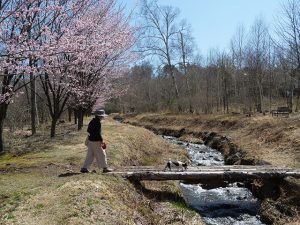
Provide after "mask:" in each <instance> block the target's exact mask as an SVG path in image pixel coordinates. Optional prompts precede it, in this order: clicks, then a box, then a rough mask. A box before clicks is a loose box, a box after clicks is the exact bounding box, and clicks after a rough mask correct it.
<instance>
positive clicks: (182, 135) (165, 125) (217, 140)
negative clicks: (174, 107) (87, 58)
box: [122, 115, 300, 224]
mask: <svg viewBox="0 0 300 225" xmlns="http://www.w3.org/2000/svg"><path fill="white" fill-rule="evenodd" d="M180 118H181V117H179V118H178V117H176V116H174V115H172V116H168V115H166V116H164V115H159V116H157V115H156V116H153V115H151V116H149V117H147V116H131V117H125V118H122V120H124V122H125V123H130V124H132V125H135V126H142V127H144V128H146V129H149V130H151V131H153V132H154V133H156V134H159V135H168V136H174V137H177V138H179V139H180V140H185V141H189V142H193V143H204V144H205V145H207V146H209V147H212V148H214V149H217V150H218V151H220V152H222V153H223V155H224V160H225V164H227V165H233V164H235V165H264V164H271V163H270V162H268V160H265V158H264V157H261V156H263V155H258V154H257V155H255V156H253V154H251V152H250V151H249V150H247V151H245V150H244V149H242V148H241V147H240V146H239V145H237V144H236V143H235V141H236V138H232V137H230V136H231V135H232V136H234V135H235V134H234V130H239V126H237V124H238V122H237V121H227V122H224V121H218V120H217V121H215V122H212V121H209V122H205V121H203V120H202V121H200V122H199V120H194V121H193V122H192V121H191V118H189V120H188V123H186V121H185V120H180ZM183 118H185V117H183ZM239 119H240V118H237V120H239ZM218 122H220V124H221V125H220V124H218ZM199 123H200V124H205V126H204V127H205V130H204V129H203V126H199ZM191 124H195V125H194V126H192V125H191ZM218 126H221V128H219V129H217V128H218ZM222 126H224V127H226V129H228V130H229V131H230V136H229V135H226V132H224V129H223V127H222ZM240 126H241V124H240ZM262 126H264V125H262ZM210 127H211V129H210ZM216 127H217V128H216ZM230 127H234V128H232V129H230ZM241 127H242V126H241ZM250 128H251V129H254V128H253V126H251V127H250ZM250 128H249V129H250ZM241 129H242V128H241ZM244 129H245V128H244ZM260 129H261V126H258V131H259V130H260ZM208 130H213V131H212V132H208ZM218 130H219V131H220V132H218ZM248 134H249V133H248ZM250 134H251V135H252V133H250ZM250 134H249V135H250ZM261 134H263V132H261ZM233 139H234V140H233ZM253 141H255V140H253ZM293 143H294V142H293ZM272 164H273V163H272ZM275 164H276V163H275ZM246 185H247V187H248V188H250V189H251V191H252V192H253V193H254V194H255V195H256V196H257V197H259V198H260V199H261V200H262V204H261V207H260V209H259V215H260V217H261V220H262V221H263V222H264V223H267V224H289V223H290V224H299V223H300V217H299V212H300V205H299V202H300V188H299V187H300V186H299V181H298V180H296V179H285V180H275V181H274V180H270V181H261V180H255V181H254V182H246Z"/></svg>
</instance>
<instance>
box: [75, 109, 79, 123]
mask: <svg viewBox="0 0 300 225" xmlns="http://www.w3.org/2000/svg"><path fill="white" fill-rule="evenodd" d="M77 120H78V110H74V124H77Z"/></svg>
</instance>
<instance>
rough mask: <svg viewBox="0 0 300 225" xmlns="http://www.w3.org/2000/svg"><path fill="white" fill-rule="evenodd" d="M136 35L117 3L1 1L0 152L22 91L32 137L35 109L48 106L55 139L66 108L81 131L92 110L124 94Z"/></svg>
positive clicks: (35, 115)
mask: <svg viewBox="0 0 300 225" xmlns="http://www.w3.org/2000/svg"><path fill="white" fill-rule="evenodd" d="M133 32H134V30H133V28H132V27H131V26H130V25H129V21H128V18H127V17H126V16H125V13H124V8H123V7H121V6H118V5H117V4H116V0H99V1H94V0H64V1H61V0H4V1H0V42H1V43H0V54H1V55H0V82H1V84H0V85H1V86H0V88H1V94H0V152H2V151H3V150H4V147H3V137H2V136H3V135H2V134H3V126H4V121H5V119H6V117H7V111H8V108H9V105H11V104H12V103H13V100H15V101H16V102H19V103H20V101H19V100H20V99H21V98H23V99H24V97H22V96H21V97H20V96H19V97H18V96H17V95H20V94H22V92H25V93H26V95H27V99H28V102H30V104H31V106H30V115H31V131H32V134H35V132H36V125H37V121H39V119H37V115H38V114H37V108H45V106H46V107H47V108H48V113H47V114H48V115H50V117H51V137H54V135H55V127H56V124H57V121H58V120H59V118H60V116H61V115H62V113H63V112H64V111H65V109H66V108H67V107H68V108H69V109H72V110H73V111H75V112H76V115H77V117H78V128H79V129H80V128H81V127H82V124H83V114H84V113H85V112H86V111H87V110H91V108H92V107H93V106H94V107H100V106H103V103H104V102H106V101H107V100H108V99H110V98H112V97H114V96H119V95H120V94H122V93H123V92H124V91H125V90H126V87H125V86H124V85H120V82H119V80H120V79H119V78H120V77H122V76H123V75H124V73H125V72H126V70H127V66H128V63H130V62H131V60H132V59H133V57H132V56H131V53H130V52H129V49H130V48H131V47H132V45H133V44H134V34H133ZM37 102H39V103H40V104H43V106H42V107H41V106H40V107H38V106H37ZM13 108H15V107H13ZM19 110H20V109H19ZM44 111H45V110H43V112H44ZM12 114H13V113H12Z"/></svg>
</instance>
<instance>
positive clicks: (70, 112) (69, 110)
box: [68, 108, 72, 122]
mask: <svg viewBox="0 0 300 225" xmlns="http://www.w3.org/2000/svg"><path fill="white" fill-rule="evenodd" d="M68 117H69V122H72V109H71V108H68Z"/></svg>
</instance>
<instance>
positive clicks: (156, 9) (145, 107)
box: [111, 0, 300, 113]
mask: <svg viewBox="0 0 300 225" xmlns="http://www.w3.org/2000/svg"><path fill="white" fill-rule="evenodd" d="M142 19H143V21H144V24H145V28H144V29H143V32H142V34H141V42H140V45H139V50H140V51H141V52H142V53H145V54H146V56H149V55H150V56H152V58H151V60H152V62H153V61H154V62H155V63H152V64H150V63H147V61H146V62H144V63H142V64H140V65H137V66H135V67H133V68H132V69H131V71H130V73H128V78H129V80H130V85H131V91H130V92H128V93H127V95H125V96H124V97H123V98H119V99H116V100H115V102H114V105H112V106H111V107H118V109H120V110H123V111H137V112H143V111H156V110H175V111H185V112H199V113H201V112H204V113H213V112H215V111H218V112H224V113H228V112H230V110H232V111H235V112H241V111H247V112H249V111H257V112H265V111H269V110H272V109H274V107H276V105H277V106H283V104H284V105H285V104H287V106H288V107H290V108H291V109H293V110H296V111H298V109H299V86H298V84H299V80H300V2H299V1H297V0H288V1H286V4H285V5H283V7H282V12H281V14H280V16H279V17H278V21H277V22H276V23H274V28H275V29H274V30H275V31H276V32H273V33H274V35H271V32H270V30H269V29H270V28H269V27H268V26H267V25H266V23H265V22H264V20H263V19H262V18H258V19H256V20H255V21H254V23H253V25H252V27H251V28H250V29H249V30H248V31H246V29H245V28H244V27H243V26H239V27H238V28H237V30H236V33H235V34H234V35H233V37H232V39H231V41H230V45H229V46H230V48H229V50H227V51H220V50H218V49H212V50H211V51H210V52H209V54H208V55H207V57H206V58H204V57H202V58H201V57H199V56H197V51H195V49H196V48H195V47H194V46H195V44H194V43H193V38H192V37H191V36H190V27H189V26H188V25H187V24H186V23H184V22H182V21H180V20H179V11H178V10H176V9H174V8H172V7H170V6H160V5H158V4H157V2H155V1H151V2H149V1H143V6H142ZM293 96H294V97H293ZM293 100H296V102H295V104H294V101H293Z"/></svg>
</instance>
